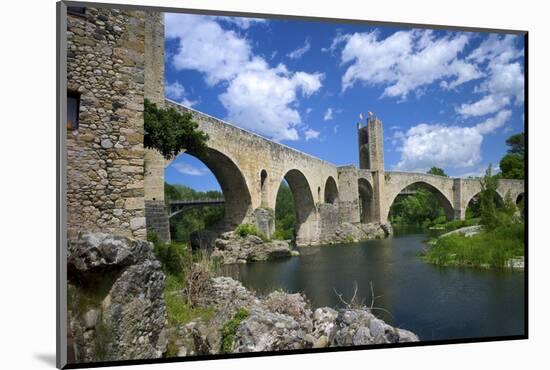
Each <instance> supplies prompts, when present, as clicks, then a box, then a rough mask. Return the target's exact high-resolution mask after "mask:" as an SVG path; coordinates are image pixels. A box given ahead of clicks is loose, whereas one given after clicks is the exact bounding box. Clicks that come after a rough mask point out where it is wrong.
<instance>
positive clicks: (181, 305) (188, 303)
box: [148, 234, 217, 356]
mask: <svg viewBox="0 0 550 370" xmlns="http://www.w3.org/2000/svg"><path fill="white" fill-rule="evenodd" d="M148 240H149V241H151V242H153V244H154V252H155V255H156V257H157V258H158V260H159V261H160V263H161V265H162V269H163V271H164V273H165V274H166V281H165V285H164V304H165V306H166V316H167V318H168V325H169V326H170V327H176V326H178V325H181V324H186V323H188V322H190V321H191V320H195V319H198V318H200V319H203V320H209V319H211V318H212V316H213V315H214V309H213V308H212V307H203V306H199V305H196V304H194V302H192V300H191V299H190V298H191V297H192V294H191V291H196V289H197V287H196V285H197V284H198V283H203V282H204V281H198V279H196V276H197V274H196V271H197V266H199V268H198V269H200V270H201V271H204V274H205V275H206V279H208V278H209V275H210V273H211V272H215V271H216V270H217V266H216V265H215V264H214V263H213V261H211V260H210V259H209V258H208V254H207V253H192V251H191V250H190V249H189V248H188V247H187V245H185V244H181V243H160V242H159V240H158V237H156V236H155V235H154V234H152V235H148ZM203 280H204V278H203ZM176 355H177V347H176V346H175V342H174V338H169V341H168V348H167V356H176Z"/></svg>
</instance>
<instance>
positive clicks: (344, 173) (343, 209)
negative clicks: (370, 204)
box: [338, 166, 359, 223]
mask: <svg viewBox="0 0 550 370" xmlns="http://www.w3.org/2000/svg"><path fill="white" fill-rule="evenodd" d="M357 181H358V179H357V168H356V167H355V166H342V167H338V188H339V202H338V205H339V208H340V221H342V222H350V223H356V222H359V191H358V182H357Z"/></svg>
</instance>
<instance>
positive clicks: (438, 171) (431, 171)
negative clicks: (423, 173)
mask: <svg viewBox="0 0 550 370" xmlns="http://www.w3.org/2000/svg"><path fill="white" fill-rule="evenodd" d="M428 173H429V174H430V175H437V176H445V177H449V176H447V174H446V173H445V171H443V168H439V167H432V168H430V169H429V170H428Z"/></svg>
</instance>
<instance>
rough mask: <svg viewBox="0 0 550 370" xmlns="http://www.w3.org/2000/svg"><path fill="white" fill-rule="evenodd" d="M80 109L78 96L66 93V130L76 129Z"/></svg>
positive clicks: (69, 92)
mask: <svg viewBox="0 0 550 370" xmlns="http://www.w3.org/2000/svg"><path fill="white" fill-rule="evenodd" d="M79 109H80V94H78V93H76V92H73V91H68V92H67V130H77V129H78V112H79Z"/></svg>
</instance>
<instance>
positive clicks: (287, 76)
mask: <svg viewBox="0 0 550 370" xmlns="http://www.w3.org/2000/svg"><path fill="white" fill-rule="evenodd" d="M165 24H166V36H167V37H168V38H175V39H177V40H178V41H179V47H178V50H177V51H176V53H175V54H174V55H173V56H172V59H171V62H172V64H173V66H174V67H175V68H176V69H180V70H181V69H192V70H197V71H199V72H201V73H202V74H203V75H204V79H205V81H206V83H207V84H209V85H210V86H216V85H222V86H224V87H226V90H225V92H224V93H222V94H221V95H220V96H219V98H220V101H221V103H222V105H223V106H224V107H225V108H226V110H227V118H228V119H229V120H231V121H234V122H235V123H237V124H238V125H239V126H241V127H244V128H247V129H250V130H252V131H255V132H258V133H260V134H262V135H265V136H268V137H270V138H273V139H274V140H278V141H280V140H297V139H298V138H299V134H298V130H297V129H296V127H297V126H299V125H300V124H301V123H302V120H301V117H300V114H299V112H298V111H297V110H296V107H297V105H298V103H299V97H300V96H301V97H309V96H310V95H312V94H313V93H315V92H317V91H318V90H319V89H320V88H321V86H322V80H323V77H324V76H323V75H322V74H321V73H306V72H303V71H297V72H292V71H289V70H288V69H287V68H286V66H285V65H284V64H279V65H277V66H275V67H272V66H270V65H269V64H268V62H267V61H266V60H265V59H264V58H262V57H259V56H256V55H254V53H253V51H252V47H251V45H250V42H249V41H248V40H247V39H246V38H245V37H243V36H241V35H240V34H238V33H237V32H235V31H233V30H228V29H224V28H222V27H221V25H220V24H219V23H218V22H217V21H216V18H212V17H207V16H199V15H186V14H166V15H165Z"/></svg>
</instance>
